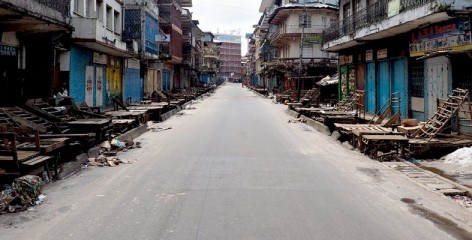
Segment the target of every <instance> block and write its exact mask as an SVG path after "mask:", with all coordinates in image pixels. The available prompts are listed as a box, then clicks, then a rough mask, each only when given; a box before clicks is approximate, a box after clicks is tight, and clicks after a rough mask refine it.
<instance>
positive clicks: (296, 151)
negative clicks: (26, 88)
mask: <svg viewBox="0 0 472 240" xmlns="http://www.w3.org/2000/svg"><path fill="white" fill-rule="evenodd" d="M193 106H194V107H195V108H196V109H193V110H185V111H183V112H184V115H182V116H174V117H172V118H171V119H170V120H168V121H166V122H164V123H161V124H160V126H162V127H172V129H170V130H167V131H162V132H148V133H146V134H144V135H143V136H142V137H140V138H139V139H137V140H136V141H139V142H141V143H142V146H143V147H142V148H141V149H135V150H131V151H128V152H126V153H122V154H120V157H121V158H123V159H127V160H137V162H136V163H135V164H130V165H121V166H118V167H114V168H88V169H85V170H84V171H82V172H81V173H79V174H77V175H74V176H72V177H69V178H67V179H65V180H63V181H59V182H56V183H53V184H50V185H48V186H47V188H46V190H45V195H46V196H47V201H46V202H45V203H44V204H42V205H39V206H35V207H34V210H30V211H26V212H23V213H20V214H7V215H1V216H0V219H1V220H0V239H2V240H7V239H15V240H16V239H28V240H29V239H47V240H55V239H87V240H88V239H100V240H106V239H110V240H118V239H165V240H168V239H182V240H190V239H192V240H193V239H199V240H227V239H245V240H246V239H254V240H262V239H268V240H269V239H270V240H274V239H290V240H292V239H337V240H339V239H349V240H355V239H359V240H361V239H362V240H366V239H373V240H374V239H375V240H378V239H383V240H385V239H441V240H442V239H472V235H471V233H470V232H471V229H472V228H471V226H472V217H471V216H472V215H471V211H470V209H469V210H467V209H465V208H462V207H461V206H459V205H457V204H456V203H453V202H452V201H450V200H448V199H447V198H446V197H443V196H438V195H436V194H434V193H432V192H430V191H428V190H427V189H425V188H423V187H421V186H420V185H418V184H416V183H414V182H413V181H411V180H410V179H407V178H406V177H404V176H403V175H401V174H400V173H398V172H395V171H393V170H392V169H389V168H388V167H386V166H384V165H382V164H381V163H379V162H376V161H373V160H370V159H368V158H366V157H365V156H363V155H362V154H360V153H357V152H354V151H349V150H347V149H345V148H344V147H342V146H341V145H340V144H338V143H336V142H334V141H332V140H331V139H330V138H329V137H328V136H325V135H322V134H320V133H318V132H316V131H314V130H312V129H311V128H310V127H307V126H306V125H304V124H300V123H288V120H289V119H291V118H290V117H289V116H288V115H287V114H286V113H285V112H284V111H285V109H286V106H284V105H279V104H274V103H272V102H271V100H269V99H266V98H262V97H260V96H257V95H256V94H254V93H253V92H251V91H249V90H248V89H246V88H241V85H240V84H228V85H225V86H223V87H222V88H220V89H219V90H217V92H216V93H215V94H213V95H212V96H211V97H208V98H206V99H204V100H203V101H201V102H199V103H196V104H194V105H193Z"/></svg>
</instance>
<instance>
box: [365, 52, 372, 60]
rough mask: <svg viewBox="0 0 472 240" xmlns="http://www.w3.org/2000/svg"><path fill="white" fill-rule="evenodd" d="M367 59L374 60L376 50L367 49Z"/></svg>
mask: <svg viewBox="0 0 472 240" xmlns="http://www.w3.org/2000/svg"><path fill="white" fill-rule="evenodd" d="M365 60H366V61H373V60H374V51H373V50H366V51H365Z"/></svg>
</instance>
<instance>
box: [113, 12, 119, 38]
mask: <svg viewBox="0 0 472 240" xmlns="http://www.w3.org/2000/svg"><path fill="white" fill-rule="evenodd" d="M114 16H115V19H114V23H115V24H114V27H115V28H114V31H115V34H121V14H120V13H119V12H117V11H115V12H114Z"/></svg>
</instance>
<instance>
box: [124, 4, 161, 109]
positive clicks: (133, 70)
mask: <svg viewBox="0 0 472 240" xmlns="http://www.w3.org/2000/svg"><path fill="white" fill-rule="evenodd" d="M125 3H126V4H125V22H124V24H125V28H124V32H123V39H124V41H125V42H126V43H127V45H128V48H132V47H133V46H137V49H136V50H137V52H138V56H137V57H138V59H139V61H140V64H139V68H137V66H136V65H135V64H129V65H127V66H125V78H124V85H125V89H126V88H127V89H126V90H125V96H124V97H125V98H126V99H131V101H133V102H134V101H138V100H141V99H142V98H143V97H144V96H150V95H151V94H152V92H153V91H155V90H162V89H163V87H162V81H161V78H162V77H161V76H162V73H161V72H160V71H158V69H159V64H158V63H157V61H158V59H159V57H158V56H159V46H158V44H157V43H156V36H157V35H159V15H158V9H157V5H156V4H155V3H154V2H153V1H135V0H128V1H125ZM138 79H139V81H138Z"/></svg>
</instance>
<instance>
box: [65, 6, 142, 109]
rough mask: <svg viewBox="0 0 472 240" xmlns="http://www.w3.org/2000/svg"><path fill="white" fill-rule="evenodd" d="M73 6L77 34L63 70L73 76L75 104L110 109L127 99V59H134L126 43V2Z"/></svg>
mask: <svg viewBox="0 0 472 240" xmlns="http://www.w3.org/2000/svg"><path fill="white" fill-rule="evenodd" d="M71 4H72V6H71V8H70V15H71V16H72V25H73V26H74V28H75V30H74V31H73V32H72V46H71V49H70V52H66V53H64V54H63V56H62V58H61V69H60V70H61V71H63V72H65V73H68V74H69V84H70V91H69V92H70V95H71V96H72V97H73V98H74V99H75V101H77V102H79V103H80V102H85V103H87V104H88V105H89V106H96V107H106V106H110V105H111V104H112V101H111V99H112V98H113V97H115V96H116V97H119V98H122V97H123V75H124V74H123V71H126V70H125V67H124V64H125V58H130V57H132V54H131V53H130V52H128V49H127V47H126V43H125V42H123V41H122V33H123V8H122V5H123V2H121V1H116V0H103V1H100V0H88V1H84V0H72V1H71ZM138 66H139V64H138ZM128 67H130V66H128ZM132 68H136V66H133V67H132Z"/></svg>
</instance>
